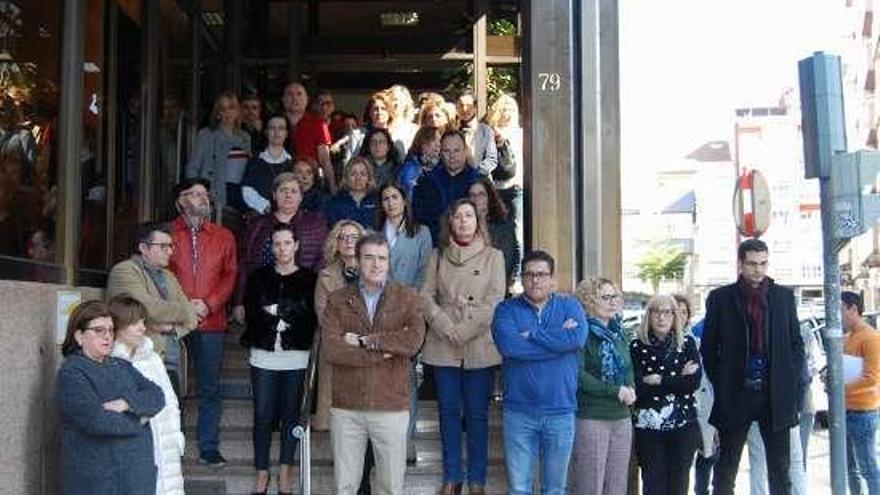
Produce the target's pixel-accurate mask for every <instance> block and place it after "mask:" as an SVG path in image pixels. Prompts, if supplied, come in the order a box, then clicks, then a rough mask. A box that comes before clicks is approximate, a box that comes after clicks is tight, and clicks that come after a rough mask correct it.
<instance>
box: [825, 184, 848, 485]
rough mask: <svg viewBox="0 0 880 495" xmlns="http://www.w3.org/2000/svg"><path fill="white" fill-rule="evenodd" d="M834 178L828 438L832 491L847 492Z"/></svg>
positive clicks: (828, 243) (828, 222)
mask: <svg viewBox="0 0 880 495" xmlns="http://www.w3.org/2000/svg"><path fill="white" fill-rule="evenodd" d="M830 182H831V179H830V178H828V177H822V178H820V179H819V195H820V201H821V205H822V208H821V210H822V265H823V272H824V294H825V328H824V329H822V342H823V344H824V346H825V356H826V358H827V363H828V367H827V375H826V377H827V378H826V387H827V390H828V442H829V444H830V448H831V459H830V463H831V465H830V468H831V493H832V494H833V495H846V474H847V473H846V410H845V408H844V401H843V332H842V331H841V328H840V264H839V262H838V256H837V253H838V252H839V251H840V247H841V246H840V242H839V241H837V240H836V239H835V238H834V225H833V222H834V211H833V209H832V207H831V205H832V204H833V203H832V200H831V184H830Z"/></svg>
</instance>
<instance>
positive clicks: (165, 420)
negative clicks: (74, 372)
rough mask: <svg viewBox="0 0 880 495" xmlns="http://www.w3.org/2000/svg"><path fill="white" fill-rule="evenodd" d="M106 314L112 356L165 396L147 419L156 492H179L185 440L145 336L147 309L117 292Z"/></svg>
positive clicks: (167, 385) (171, 494) (174, 400)
mask: <svg viewBox="0 0 880 495" xmlns="http://www.w3.org/2000/svg"><path fill="white" fill-rule="evenodd" d="M110 313H111V314H112V316H113V326H114V328H115V329H116V341H115V343H114V344H113V356H114V357H118V358H121V359H125V360H127V361H130V362H131V364H132V365H133V366H134V367H135V369H137V370H138V371H140V372H141V374H142V375H144V377H146V378H147V379H148V380H150V381H151V382H153V383H155V384H156V385H158V386H159V388H161V389H162V392H163V394H164V395H165V407H164V408H163V409H162V410H161V411H160V412H159V414H156V415H155V416H153V417H152V418H150V427H151V429H152V430H153V460H154V462H155V463H156V467H157V476H156V495H183V493H184V491H183V474H182V471H181V466H180V459H181V457H182V456H183V449H184V445H185V440H184V436H183V433H182V432H181V431H180V408H179V406H178V403H177V396H176V395H175V394H174V389H173V388H172V387H171V380H169V379H168V373H167V372H166V371H165V365H164V364H162V358H160V357H159V355H158V354H156V352H155V351H153V341H152V340H150V339H148V338H145V332H146V327H145V325H144V320H145V319H146V317H147V310H146V308H145V307H144V306H143V305H142V304H141V303H140V302H138V301H137V300H136V299H134V298H132V297H129V296H126V295H121V296H117V297H115V298H113V300H112V301H110Z"/></svg>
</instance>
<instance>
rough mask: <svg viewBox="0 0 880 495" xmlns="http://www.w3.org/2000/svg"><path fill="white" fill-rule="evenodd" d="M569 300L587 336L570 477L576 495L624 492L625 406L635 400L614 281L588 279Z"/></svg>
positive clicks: (628, 424)
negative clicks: (576, 305) (582, 316)
mask: <svg viewBox="0 0 880 495" xmlns="http://www.w3.org/2000/svg"><path fill="white" fill-rule="evenodd" d="M575 296H576V297H577V298H578V300H579V301H580V303H581V304H582V305H583V307H584V311H585V312H586V314H587V323H588V324H589V332H588V334H587V343H586V345H585V346H584V354H583V361H582V363H581V365H580V372H579V376H578V390H577V402H578V411H577V418H578V419H577V424H576V433H575V443H574V466H575V467H574V478H575V486H576V493H577V494H578V495H619V494H622V493H626V486H627V484H626V478H627V468H628V466H629V458H630V451H631V448H632V418H631V415H630V411H629V407H630V406H631V405H633V404H634V403H635V401H636V391H635V388H634V387H633V374H632V364H631V362H630V357H629V356H630V354H629V342H628V340H627V338H626V337H625V334H624V333H623V330H622V328H621V325H620V317H619V315H618V312H619V311H620V303H621V297H620V292H619V291H618V290H617V287H616V286H615V285H614V282H612V281H611V280H609V279H607V278H601V277H593V278H589V279H587V280H584V281H582V282H581V283H579V284H578V286H577V288H576V289H575Z"/></svg>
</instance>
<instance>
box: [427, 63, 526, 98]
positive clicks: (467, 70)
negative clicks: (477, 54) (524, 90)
mask: <svg viewBox="0 0 880 495" xmlns="http://www.w3.org/2000/svg"><path fill="white" fill-rule="evenodd" d="M444 79H446V81H447V84H446V88H445V91H446V93H447V94H449V95H455V94H457V93H459V92H461V90H463V89H465V88H468V87H473V85H474V64H473V63H471V62H467V63H464V64H462V65H461V66H460V67H458V68H457V69H455V70H453V71H449V72H448V73H446V74H445V75H444ZM486 93H487V95H488V97H489V102H490V103H491V102H492V101H495V98H497V97H498V95H500V94H502V93H507V94H511V95H514V97H516V96H515V95H517V94H518V93H519V68H518V67H507V66H505V67H487V68H486Z"/></svg>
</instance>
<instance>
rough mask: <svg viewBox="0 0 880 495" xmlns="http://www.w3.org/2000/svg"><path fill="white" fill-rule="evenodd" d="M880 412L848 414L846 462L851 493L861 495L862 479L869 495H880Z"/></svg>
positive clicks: (852, 412)
mask: <svg viewBox="0 0 880 495" xmlns="http://www.w3.org/2000/svg"><path fill="white" fill-rule="evenodd" d="M878 414H880V411H878V410H873V411H847V412H846V463H847V468H848V477H847V479H848V481H849V491H850V493H851V494H853V495H861V494H862V493H863V490H862V479H864V480H865V483H866V484H867V485H868V495H880V470H878V468H877V450H876V447H875V443H876V440H877V420H878Z"/></svg>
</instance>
